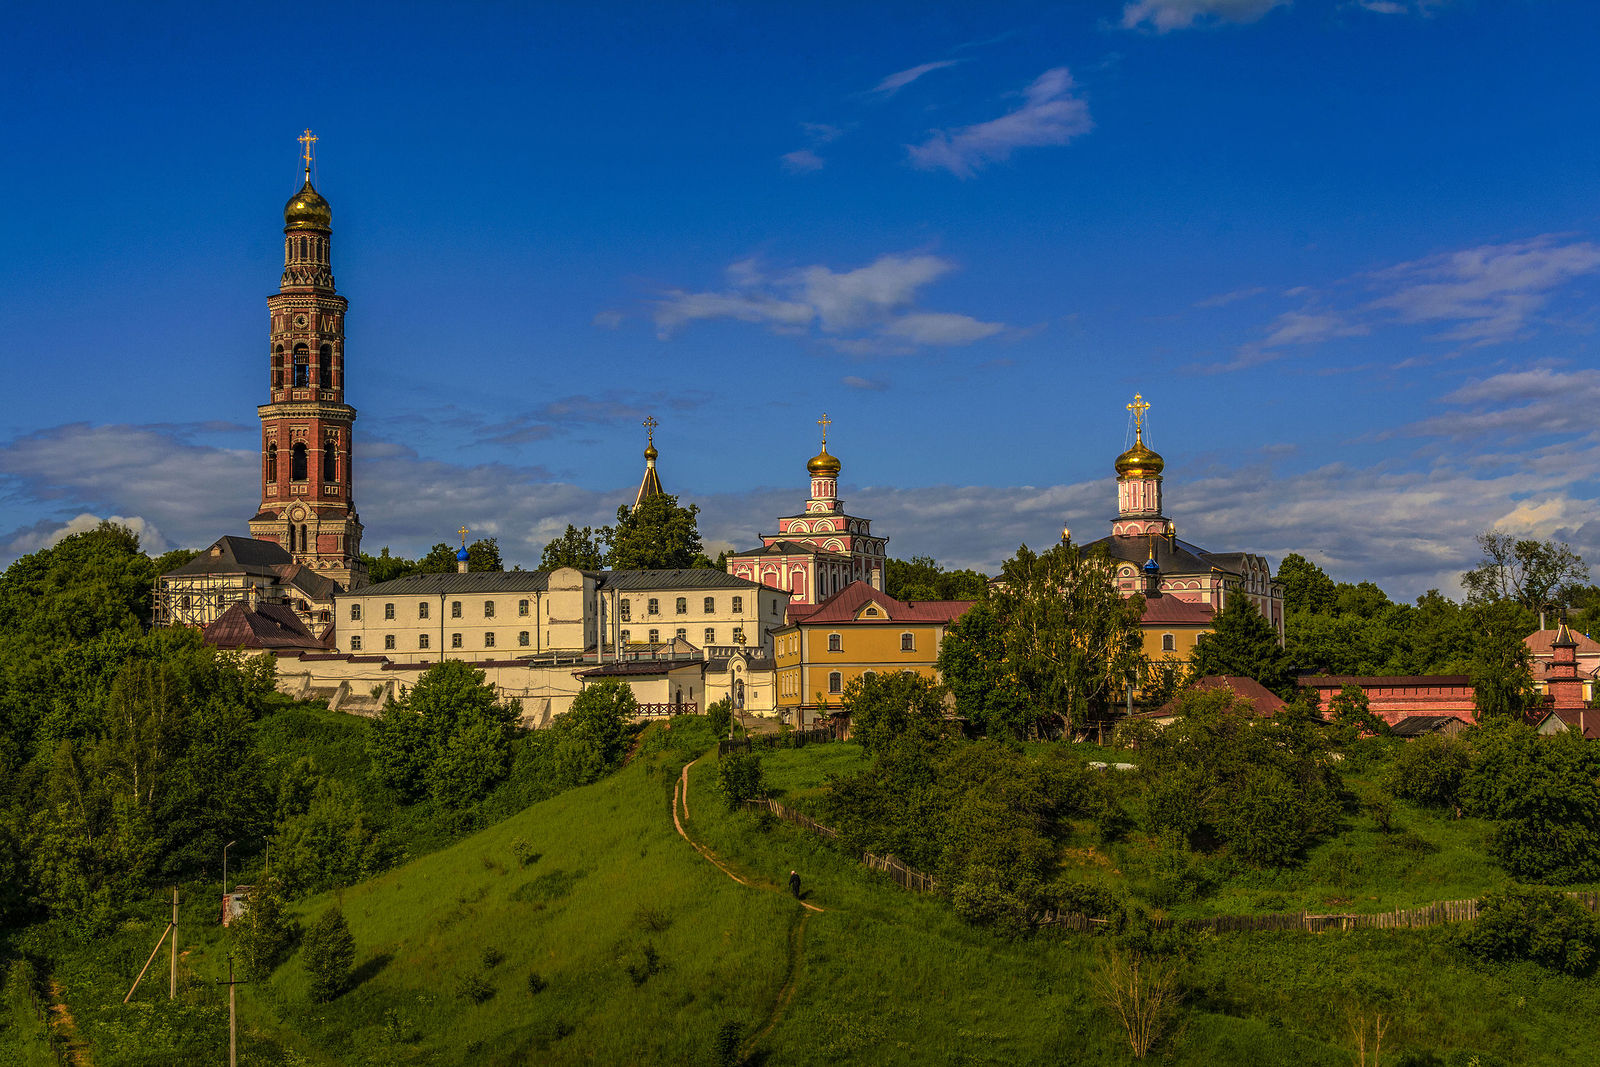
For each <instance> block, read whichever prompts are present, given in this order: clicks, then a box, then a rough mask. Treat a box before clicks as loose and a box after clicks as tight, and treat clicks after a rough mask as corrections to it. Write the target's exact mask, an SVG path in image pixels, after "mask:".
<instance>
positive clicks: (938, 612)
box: [790, 581, 977, 626]
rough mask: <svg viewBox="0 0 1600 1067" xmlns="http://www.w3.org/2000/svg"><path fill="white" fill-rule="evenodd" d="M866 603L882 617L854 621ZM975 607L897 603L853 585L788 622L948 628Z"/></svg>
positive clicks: (965, 602) (946, 602)
mask: <svg viewBox="0 0 1600 1067" xmlns="http://www.w3.org/2000/svg"><path fill="white" fill-rule="evenodd" d="M869 601H870V602H872V603H875V604H877V605H878V608H879V609H880V610H881V611H882V612H883V615H882V616H880V617H878V618H870V619H858V618H856V616H857V615H858V614H859V613H860V611H861V609H862V608H864V607H865V606H866V605H867V603H868V602H869ZM976 603H977V601H975V600H918V601H903V600H896V599H895V598H894V597H892V596H890V595H889V594H888V593H885V592H883V591H882V590H881V589H875V588H873V587H872V586H870V585H868V584H867V583H866V582H861V581H855V582H851V583H850V584H849V585H847V586H845V587H844V588H843V589H841V590H839V591H838V592H837V593H835V594H833V595H832V596H831V597H829V598H828V599H827V600H824V601H823V602H822V603H820V604H818V605H817V607H816V609H815V610H814V611H811V612H808V613H807V614H805V615H796V616H794V617H792V618H791V619H790V622H796V623H799V622H803V623H808V624H809V623H818V624H821V623H826V624H828V625H830V626H836V625H849V624H858V623H859V624H863V625H871V624H873V623H881V622H898V623H905V622H932V623H944V624H946V625H948V624H949V623H952V622H955V621H956V620H957V619H959V618H960V617H961V616H963V615H965V614H966V613H967V610H968V609H969V608H971V607H972V605H973V604H976Z"/></svg>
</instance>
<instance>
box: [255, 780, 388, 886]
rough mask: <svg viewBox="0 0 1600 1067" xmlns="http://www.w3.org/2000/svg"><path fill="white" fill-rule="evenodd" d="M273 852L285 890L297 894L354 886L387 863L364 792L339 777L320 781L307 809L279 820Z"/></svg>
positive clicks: (273, 839) (273, 842)
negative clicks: (366, 806)
mask: <svg viewBox="0 0 1600 1067" xmlns="http://www.w3.org/2000/svg"><path fill="white" fill-rule="evenodd" d="M272 854H273V856H274V857H275V858H276V860H277V871H278V876H279V878H280V879H281V880H282V882H281V888H282V891H283V892H286V893H289V894H291V895H294V896H299V895H301V894H304V893H315V892H320V891H322V890H325V889H338V888H342V887H344V886H350V885H354V884H356V883H357V882H359V881H361V879H363V878H365V877H366V876H367V875H369V874H372V873H375V872H376V871H377V870H378V869H379V868H380V867H381V866H382V862H381V849H380V846H379V843H378V837H377V833H376V831H375V830H374V828H373V826H372V825H371V823H370V822H369V820H368V817H367V814H366V812H365V811H364V810H363V807H362V803H361V798H360V796H359V795H358V794H357V793H356V791H355V790H354V789H353V788H352V787H351V786H349V785H348V784H346V783H344V782H342V781H340V780H339V779H337V778H324V779H322V780H321V781H320V782H318V783H317V786H316V790H315V792H314V794H313V796H312V798H311V802H310V804H309V805H308V806H307V808H306V810H305V811H303V812H301V813H299V814H297V815H292V816H290V817H289V818H287V819H285V820H284V821H283V822H282V823H281V824H279V826H278V831H277V833H276V834H275V835H274V836H273V838H272Z"/></svg>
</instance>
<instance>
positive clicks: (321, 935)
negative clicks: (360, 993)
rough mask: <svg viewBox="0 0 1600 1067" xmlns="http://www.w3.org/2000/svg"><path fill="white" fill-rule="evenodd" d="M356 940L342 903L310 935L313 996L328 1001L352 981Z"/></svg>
mask: <svg viewBox="0 0 1600 1067" xmlns="http://www.w3.org/2000/svg"><path fill="white" fill-rule="evenodd" d="M355 956H356V943H355V939H354V938H352V937H351V936H350V926H349V924H348V923H346V922H345V921H344V912H342V911H340V910H339V908H338V906H337V905H336V906H334V907H331V908H329V909H328V910H327V911H325V912H323V913H322V917H321V918H320V919H318V920H317V921H316V924H315V925H314V926H312V927H311V932H310V933H309V934H308V935H306V973H308V974H309V975H310V976H311V999H312V1000H316V1001H328V1000H332V999H333V998H335V997H337V996H338V995H339V994H340V993H343V992H344V991H345V989H346V987H348V986H349V984H350V968H351V966H352V965H353V964H354V963H355Z"/></svg>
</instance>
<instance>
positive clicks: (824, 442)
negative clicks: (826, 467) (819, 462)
mask: <svg viewBox="0 0 1600 1067" xmlns="http://www.w3.org/2000/svg"><path fill="white" fill-rule="evenodd" d="M817 425H818V426H821V427H822V447H823V448H827V447H828V427H829V426H832V425H833V420H832V419H830V418H828V413H827V412H826V411H824V412H823V413H822V418H820V419H818V420H817Z"/></svg>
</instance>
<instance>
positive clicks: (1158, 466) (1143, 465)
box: [1117, 438, 1167, 478]
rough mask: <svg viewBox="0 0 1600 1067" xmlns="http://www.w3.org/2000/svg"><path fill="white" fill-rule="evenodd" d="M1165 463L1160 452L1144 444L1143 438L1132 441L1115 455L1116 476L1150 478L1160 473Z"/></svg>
mask: <svg viewBox="0 0 1600 1067" xmlns="http://www.w3.org/2000/svg"><path fill="white" fill-rule="evenodd" d="M1166 465H1167V463H1166V460H1164V459H1162V458H1161V455H1160V453H1158V452H1156V451H1154V450H1153V449H1151V448H1148V447H1146V446H1145V443H1144V440H1143V438H1138V439H1136V440H1135V441H1134V442H1133V447H1132V448H1130V449H1128V450H1127V451H1126V452H1124V453H1123V454H1122V455H1120V456H1118V457H1117V477H1119V478H1151V477H1155V476H1158V475H1160V473H1161V471H1162V469H1163V468H1165V467H1166Z"/></svg>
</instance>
